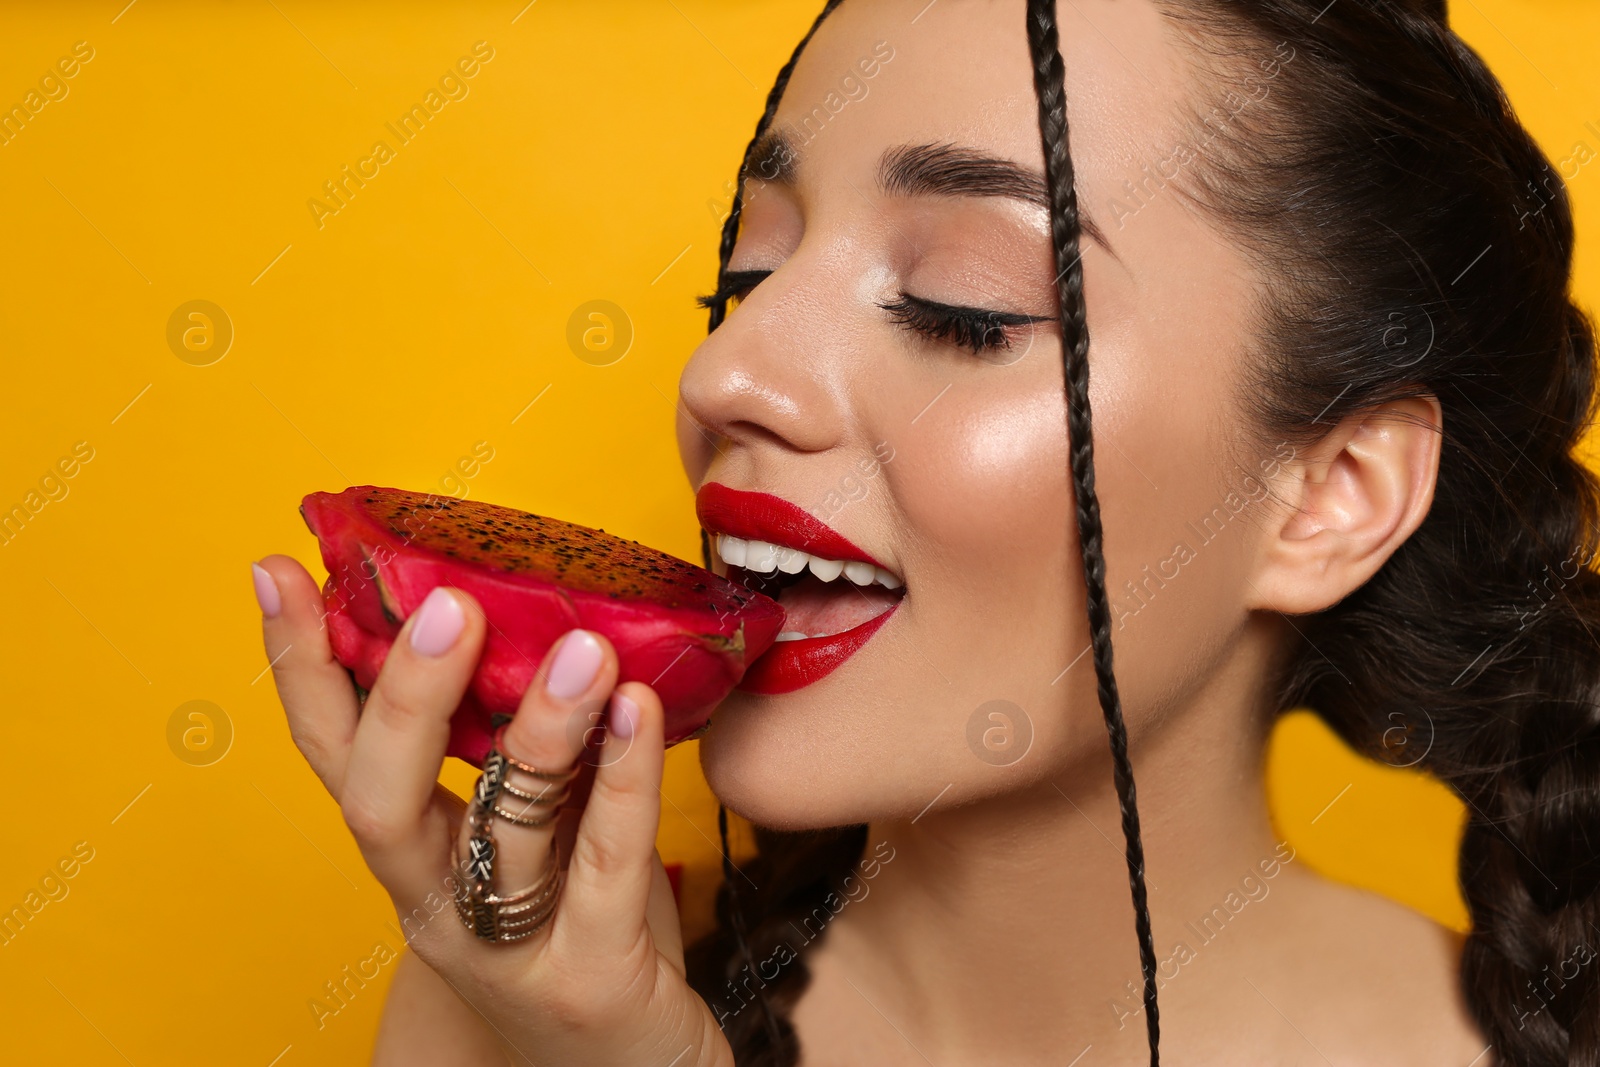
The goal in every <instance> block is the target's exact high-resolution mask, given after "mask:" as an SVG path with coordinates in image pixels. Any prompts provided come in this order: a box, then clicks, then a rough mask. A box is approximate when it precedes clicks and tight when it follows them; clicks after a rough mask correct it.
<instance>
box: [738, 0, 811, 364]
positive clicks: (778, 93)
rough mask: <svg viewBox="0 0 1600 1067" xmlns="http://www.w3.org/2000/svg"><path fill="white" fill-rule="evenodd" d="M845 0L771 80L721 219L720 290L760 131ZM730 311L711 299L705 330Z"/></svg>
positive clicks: (768, 123)
mask: <svg viewBox="0 0 1600 1067" xmlns="http://www.w3.org/2000/svg"><path fill="white" fill-rule="evenodd" d="M841 2H842V0H828V2H827V3H826V4H825V5H823V8H822V10H821V11H819V12H818V13H817V17H816V18H815V19H814V20H812V23H811V28H810V29H809V30H807V31H806V35H805V36H804V37H802V38H800V43H799V44H797V45H795V46H794V52H793V53H791V54H790V56H789V62H787V63H785V64H784V65H783V69H781V70H779V71H778V77H777V80H776V81H774V82H773V83H772V88H771V90H769V91H768V93H767V107H766V110H765V111H763V112H762V113H761V118H760V120H758V121H757V122H756V132H755V135H754V136H753V137H751V138H750V143H749V144H748V145H746V146H745V149H744V159H743V160H742V161H741V162H740V163H739V179H738V181H736V182H735V183H734V190H733V204H732V205H731V206H730V207H729V209H728V217H727V218H726V219H724V220H723V222H722V244H721V246H720V247H719V248H718V260H717V291H718V292H721V291H722V283H723V282H724V281H725V280H726V279H727V274H728V260H729V259H731V258H732V257H733V245H734V242H736V241H737V240H738V239H739V218H740V216H742V215H743V214H744V179H745V176H746V175H748V174H749V173H750V155H751V153H752V152H754V151H755V147H756V145H757V143H759V142H760V140H761V135H762V134H764V133H766V132H767V128H768V127H769V126H771V125H772V116H773V115H775V114H777V112H778V104H779V102H780V101H782V100H783V91H784V90H785V89H787V88H788V87H789V76H790V75H791V74H793V73H794V66H795V64H796V63H798V62H799V61H800V53H802V52H804V51H805V50H806V45H808V44H810V43H811V36H812V35H813V34H814V33H816V32H817V27H818V26H821V25H822V20H823V19H825V18H827V17H828V16H829V15H831V14H833V9H834V8H836V7H838V6H839V4H840V3H841ZM727 314H728V301H727V300H726V299H718V300H714V301H712V302H711V314H710V321H709V323H708V324H707V326H706V332H707V333H710V332H711V331H712V330H715V329H716V328H717V327H718V326H721V325H722V320H723V319H724V318H725V317H727Z"/></svg>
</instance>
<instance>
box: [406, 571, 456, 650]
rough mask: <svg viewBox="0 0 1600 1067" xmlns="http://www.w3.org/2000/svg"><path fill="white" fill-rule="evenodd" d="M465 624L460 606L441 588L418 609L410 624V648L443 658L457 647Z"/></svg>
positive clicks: (430, 594) (436, 589)
mask: <svg viewBox="0 0 1600 1067" xmlns="http://www.w3.org/2000/svg"><path fill="white" fill-rule="evenodd" d="M466 624H467V617H466V615H465V614H464V613H463V612H462V610H461V602H460V601H458V600H456V598H455V597H453V596H451V595H450V594H449V593H447V592H445V591H444V587H443V586H439V587H437V588H435V589H434V591H433V592H431V593H429V594H428V599H426V600H424V601H423V602H422V606H421V607H420V608H418V609H417V614H416V618H415V619H414V620H413V621H412V623H411V647H412V648H414V649H416V650H417V651H418V652H421V653H422V654H423V655H424V656H442V655H444V654H445V653H446V652H447V651H449V649H450V646H451V645H453V644H455V643H456V638H458V637H460V636H461V631H462V629H463V628H464V627H465V626H466Z"/></svg>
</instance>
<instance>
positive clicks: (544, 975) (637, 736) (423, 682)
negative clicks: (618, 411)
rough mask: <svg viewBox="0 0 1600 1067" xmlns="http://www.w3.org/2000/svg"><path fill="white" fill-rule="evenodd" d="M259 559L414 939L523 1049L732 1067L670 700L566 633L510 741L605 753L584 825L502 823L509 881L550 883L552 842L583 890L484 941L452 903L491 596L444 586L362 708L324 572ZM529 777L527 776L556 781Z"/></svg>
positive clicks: (625, 1061) (555, 1057) (318, 733)
mask: <svg viewBox="0 0 1600 1067" xmlns="http://www.w3.org/2000/svg"><path fill="white" fill-rule="evenodd" d="M259 566H260V568H261V570H262V571H263V572H264V574H263V573H258V574H257V575H256V583H257V589H258V596H259V598H260V600H261V602H262V611H263V615H264V620H263V630H264V635H265V641H266V652H267V657H268V658H269V659H270V660H271V661H272V663H273V675H274V678H275V679H276V682H277V686H278V694H279V697H280V698H281V699H282V701H283V706H284V710H285V712H286V713H287V715H288V720H289V732H290V734H291V736H292V737H293V738H294V742H295V744H296V745H297V746H299V748H300V751H301V753H302V754H304V756H305V758H306V761H307V762H308V763H310V764H311V769H312V770H314V771H315V772H316V773H317V776H318V777H319V778H321V779H322V782H323V784H324V785H325V786H326V787H327V789H328V792H329V793H331V794H332V795H333V798H334V799H335V800H337V801H338V802H339V807H340V809H341V811H342V812H343V814H344V819H345V822H346V823H347V824H348V825H349V827H350V831H351V833H352V834H354V835H355V839H356V842H357V844H358V845H360V847H361V853H362V856H363V857H364V858H365V859H366V862H367V866H368V867H370V868H371V869H372V872H373V874H374V875H376V876H377V878H378V880H379V881H380V882H382V883H383V885H384V888H385V889H387V890H388V892H389V896H390V897H391V898H392V899H393V901H394V904H395V910H396V912H397V913H398V915H399V918H400V921H401V924H402V926H403V927H404V929H405V932H406V937H407V942H408V944H410V946H411V947H412V949H413V950H414V951H415V952H416V954H417V955H418V956H419V957H420V958H421V959H422V960H423V961H425V962H426V963H427V964H428V966H430V967H431V968H432V969H433V970H434V971H435V972H437V973H438V974H439V976H440V977H442V978H443V979H444V980H445V981H446V982H448V983H449V984H450V985H451V986H452V987H453V988H454V989H455V990H456V992H457V993H459V994H460V996H461V997H462V998H463V999H464V1000H465V1001H466V1002H467V1003H468V1004H470V1005H472V1006H473V1007H474V1008H475V1009H477V1011H478V1012H479V1013H480V1014H481V1016H482V1018H483V1019H484V1020H485V1021H486V1022H487V1024H488V1026H489V1027H490V1028H491V1029H492V1030H493V1032H494V1033H495V1035H496V1037H497V1039H498V1040H499V1041H500V1042H501V1043H502V1044H504V1045H505V1046H506V1049H507V1051H509V1052H511V1053H512V1056H513V1058H512V1062H514V1063H520V1062H523V1061H531V1062H533V1063H537V1064H538V1065H539V1067H564V1065H569V1064H570V1065H574V1067H576V1065H583V1067H597V1065H603V1064H616V1065H619V1067H620V1065H626V1067H639V1065H651V1064H653V1065H658V1067H667V1065H668V1064H671V1065H673V1067H695V1065H713V1064H715V1065H718V1067H731V1064H732V1062H733V1055H732V1052H731V1050H730V1049H729V1047H728V1044H727V1042H726V1041H725V1040H724V1039H723V1037H722V1034H721V1032H720V1031H719V1029H718V1028H717V1025H716V1023H715V1021H714V1020H713V1018H712V1016H711V1012H710V1010H709V1009H708V1008H707V1007H706V1004H705V1002H704V1001H703V1000H701V999H700V997H699V996H698V995H697V994H696V993H695V992H694V991H693V990H692V989H690V988H689V986H688V984H687V983H686V982H685V980H684V965H683V940H682V931H681V929H680V927H679V925H678V915H677V908H676V906H675V904H674V901H673V897H672V890H671V886H670V884H669V883H668V881H667V876H666V871H665V870H664V869H663V868H662V865H661V860H660V858H659V857H658V856H657V855H656V853H655V837H656V830H657V825H658V823H659V820H660V813H661V796H660V787H661V770H662V760H663V745H662V713H661V702H660V700H659V699H658V698H657V696H656V694H655V692H654V691H653V690H652V689H651V688H650V687H649V686H647V685H644V684H642V683H639V682H628V683H625V684H623V685H621V686H618V685H617V684H616V681H617V656H616V651H615V650H614V649H613V648H612V647H611V644H610V642H608V641H607V640H606V639H605V638H603V637H599V636H598V635H595V634H591V633H589V632H587V631H582V630H574V631H572V632H571V633H569V634H567V635H566V636H565V637H563V638H562V639H561V640H560V641H559V642H557V644H556V646H555V647H554V648H553V649H552V650H551V652H550V654H549V655H547V656H546V658H545V659H544V661H543V666H542V668H541V670H540V671H539V674H538V676H537V677H536V678H535V679H534V681H533V684H532V685H530V686H529V688H528V691H527V693H526V694H525V695H524V697H523V700H522V706H521V708H520V709H519V710H518V712H517V715H516V718H515V719H514V720H513V721H512V723H511V725H510V726H508V727H507V728H506V730H505V733H504V735H503V739H502V745H503V748H504V750H505V752H506V753H507V754H508V755H510V756H512V757H515V758H516V759H518V760H521V761H523V762H525V763H528V764H531V765H533V766H536V767H539V768H541V769H549V770H551V771H562V770H566V769H567V768H570V767H572V766H573V765H574V763H575V762H576V761H578V760H579V759H580V758H581V757H583V756H584V755H585V754H586V752H587V753H592V754H597V755H598V759H596V760H594V763H595V764H596V766H595V767H594V768H593V773H592V784H591V785H590V789H589V795H588V798H587V803H586V805H585V806H584V807H583V809H582V811H581V818H580V817H579V814H580V813H579V812H576V811H568V812H566V813H564V814H563V815H562V817H561V819H560V820H559V821H557V822H552V823H550V824H549V825H546V826H542V827H537V828H534V827H525V826H521V825H517V824H515V823H512V822H511V821H509V820H506V819H503V818H499V817H495V818H494V819H493V835H494V841H495V844H496V853H495V864H494V883H495V890H496V891H497V892H499V893H508V892H513V891H515V890H517V889H521V888H523V887H524V886H527V885H530V884H531V883H533V882H534V881H535V880H536V879H537V878H538V876H539V874H540V872H541V871H542V870H543V869H544V864H545V862H546V860H547V859H548V857H549V853H550V850H551V849H552V848H556V849H557V852H558V855H559V857H560V860H561V861H562V862H563V863H564V864H565V869H566V883H565V887H564V888H563V889H562V891H561V895H560V897H559V899H558V901H557V904H556V911H555V914H554V916H553V918H552V919H551V920H550V922H549V923H548V924H546V925H545V926H544V927H543V928H542V929H540V930H539V931H538V932H537V933H535V934H533V935H532V936H530V937H527V938H525V939H523V940H521V941H513V942H491V941H484V940H481V939H479V938H478V937H476V936H474V934H473V933H472V932H471V931H469V930H467V929H466V928H465V927H464V926H463V925H462V923H461V921H460V919H459V918H458V917H457V915H456V910H455V905H454V902H453V900H452V894H453V891H454V888H455V886H456V884H457V878H458V875H457V873H456V868H455V865H454V855H455V850H456V844H457V841H458V840H461V839H462V834H463V832H464V830H463V825H462V824H463V821H464V820H463V813H464V807H465V806H464V804H463V802H462V801H461V800H460V799H458V798H457V797H455V796H454V795H453V794H452V793H450V792H449V791H448V790H446V789H445V788H444V787H442V786H440V785H439V784H438V776H439V769H440V766H441V765H442V763H443V761H444V753H445V748H446V746H447V744H448V741H449V733H450V730H449V720H450V714H451V712H452V711H453V710H454V709H455V707H456V705H457V704H458V703H459V702H460V700H461V697H462V694H463V693H464V692H465V690H466V687H467V682H468V680H469V679H470V678H471V676H472V672H473V668H474V666H475V665H476V664H477V661H478V655H479V652H480V650H481V648H482V645H483V637H484V629H485V625H486V624H485V620H484V617H483V613H482V611H481V609H480V608H479V607H478V605H477V603H476V602H475V601H474V600H473V599H472V598H471V597H470V596H469V595H467V594H465V593H462V592H461V591H460V590H454V589H452V590H445V589H439V590H436V591H435V592H434V593H433V594H431V595H430V596H429V598H428V600H427V601H425V602H424V604H423V605H422V606H421V607H420V608H418V609H417V611H415V612H414V613H413V614H412V616H411V618H410V619H408V620H407V621H406V623H405V626H404V627H403V628H402V629H401V631H400V635H399V637H398V638H396V640H395V642H394V647H393V648H392V649H391V650H390V652H389V655H388V659H387V660H386V661H385V663H384V666H383V670H382V672H381V673H380V675H379V677H378V680H377V681H376V683H375V684H374V685H373V688H372V691H371V692H370V693H369V694H368V695H367V697H366V700H365V703H364V704H361V703H358V700H357V696H356V691H355V687H354V686H353V684H352V683H351V680H350V676H349V675H348V674H347V673H346V671H345V669H344V668H343V667H342V666H340V665H339V663H338V662H337V661H336V660H335V659H334V658H333V654H332V651H331V650H330V648H329V644H328V635H327V630H326V628H325V627H324V625H323V618H322V616H323V611H324V606H323V600H322V596H321V593H320V592H319V591H318V588H317V585H316V583H315V582H314V581H313V580H312V578H311V576H310V575H309V574H308V573H307V572H306V570H305V568H303V567H302V566H300V564H299V563H297V562H296V561H295V560H293V559H291V558H289V557H287V556H269V557H267V558H266V559H264V560H262V561H261V563H260V565H259ZM602 707H604V708H606V709H607V710H606V717H605V718H606V725H605V731H604V733H605V737H604V740H603V742H602V743H601V744H600V745H599V747H598V749H595V748H587V747H586V746H585V738H586V736H588V735H589V734H590V733H591V732H592V724H591V722H590V720H591V719H593V717H594V716H593V715H592V714H589V713H590V712H591V711H592V710H593V709H599V708H602ZM585 716H587V718H586V717H585ZM588 771H589V769H588V768H585V775H584V777H585V778H589V777H590V775H589V773H588ZM522 775H523V772H521V771H513V772H512V777H511V779H510V780H511V781H512V782H521V784H522V785H523V786H524V787H525V788H527V787H530V786H531V788H533V789H537V788H538V783H537V780H536V779H531V777H526V776H524V778H519V777H518V776H522ZM524 779H525V780H524ZM576 795H577V794H576V791H575V794H574V796H575V797H576ZM510 799H511V798H509V797H506V798H504V800H510ZM576 802H577V801H576V800H574V801H569V807H571V806H572V805H573V804H575V803H576ZM574 822H576V826H575V827H574V826H573V825H572V823H574ZM561 839H565V841H566V842H570V847H566V846H565V845H563V844H562V840H561Z"/></svg>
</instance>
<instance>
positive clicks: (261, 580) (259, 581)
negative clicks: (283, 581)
mask: <svg viewBox="0 0 1600 1067" xmlns="http://www.w3.org/2000/svg"><path fill="white" fill-rule="evenodd" d="M250 576H251V577H252V578H253V579H255V585H256V603H257V604H260V605H261V614H263V615H265V616H266V617H267V618H269V619H276V618H277V617H278V612H280V611H282V610H283V600H282V599H281V598H280V597H279V596H278V583H277V582H275V581H273V580H272V575H270V574H268V573H267V571H266V568H265V567H263V566H261V564H259V563H252V564H250Z"/></svg>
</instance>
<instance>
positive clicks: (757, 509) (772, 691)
mask: <svg viewBox="0 0 1600 1067" xmlns="http://www.w3.org/2000/svg"><path fill="white" fill-rule="evenodd" d="M695 511H696V513H697V514H698V515H699V518H700V525H701V526H703V527H704V528H705V529H706V530H707V532H709V533H713V534H727V535H729V536H731V537H738V538H742V539H745V540H751V541H765V542H768V543H769V544H775V545H783V546H786V547H788V548H797V549H799V550H801V551H802V552H807V553H810V554H811V555H814V556H819V557H821V558H823V559H833V560H845V561H849V560H859V561H860V562H863V563H870V564H872V565H873V566H875V567H882V566H883V565H882V564H881V563H879V562H878V561H877V560H875V559H873V558H872V557H871V556H870V555H868V554H867V553H866V552H864V551H862V550H861V549H860V548H858V547H857V546H856V545H855V544H853V543H852V542H851V541H850V540H849V539H848V538H846V537H845V536H844V535H843V534H840V533H839V532H838V531H836V530H834V529H833V528H832V527H830V526H828V525H827V524H826V523H824V522H822V521H821V520H820V519H818V518H817V517H816V516H814V515H811V514H810V513H809V512H807V511H805V510H803V509H802V508H800V507H797V506H796V505H794V504H791V503H790V502H789V501H787V500H784V499H783V498H782V497H777V496H773V495H772V494H770V493H752V492H746V491H743V490H739V489H730V488H729V487H728V486H725V485H722V484H719V483H717V482H710V483H707V484H706V485H705V486H703V487H702V488H701V489H700V492H699V493H698V494H696V497H695ZM856 588H857V587H855V586H854V585H851V584H849V583H846V584H844V585H841V586H839V588H838V592H837V594H836V595H838V596H850V595H852V594H853V592H854V590H855V589H856ZM779 603H782V595H781V594H780V595H779ZM898 607H899V604H898V603H896V604H894V605H892V606H890V607H889V608H888V609H887V610H885V611H882V612H880V613H879V614H877V615H874V616H873V617H871V618H870V619H867V620H866V621H865V622H862V623H859V624H858V625H856V626H853V627H851V628H850V629H848V630H845V631H843V632H841V633H836V634H828V635H827V636H824V637H807V638H804V639H801V640H792V641H779V642H778V643H777V644H774V645H773V646H772V647H771V648H769V649H768V650H767V651H766V652H765V653H763V654H762V655H761V656H760V657H759V658H758V659H756V661H755V662H754V663H752V664H751V665H750V668H749V670H747V671H746V672H745V676H744V679H743V680H742V681H740V683H739V686H738V688H739V689H741V690H743V691H744V692H747V693H760V694H764V695H776V694H779V693H792V692H794V691H795V690H797V689H803V688H805V687H806V686H808V685H810V684H812V683H813V682H817V681H820V680H821V679H823V678H825V677H827V676H828V675H829V674H831V673H833V672H834V671H835V670H837V669H838V668H839V667H841V666H843V665H844V663H845V661H846V660H848V659H849V658H850V657H851V656H853V655H855V654H856V653H857V652H858V651H860V649H861V647H862V646H863V645H865V644H866V643H867V642H868V641H869V640H870V639H871V638H872V635H873V634H875V633H877V632H878V630H879V628H880V627H882V626H883V624H884V623H885V622H887V621H888V620H889V616H891V615H893V614H894V613H895V611H896V610H897V609H898Z"/></svg>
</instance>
